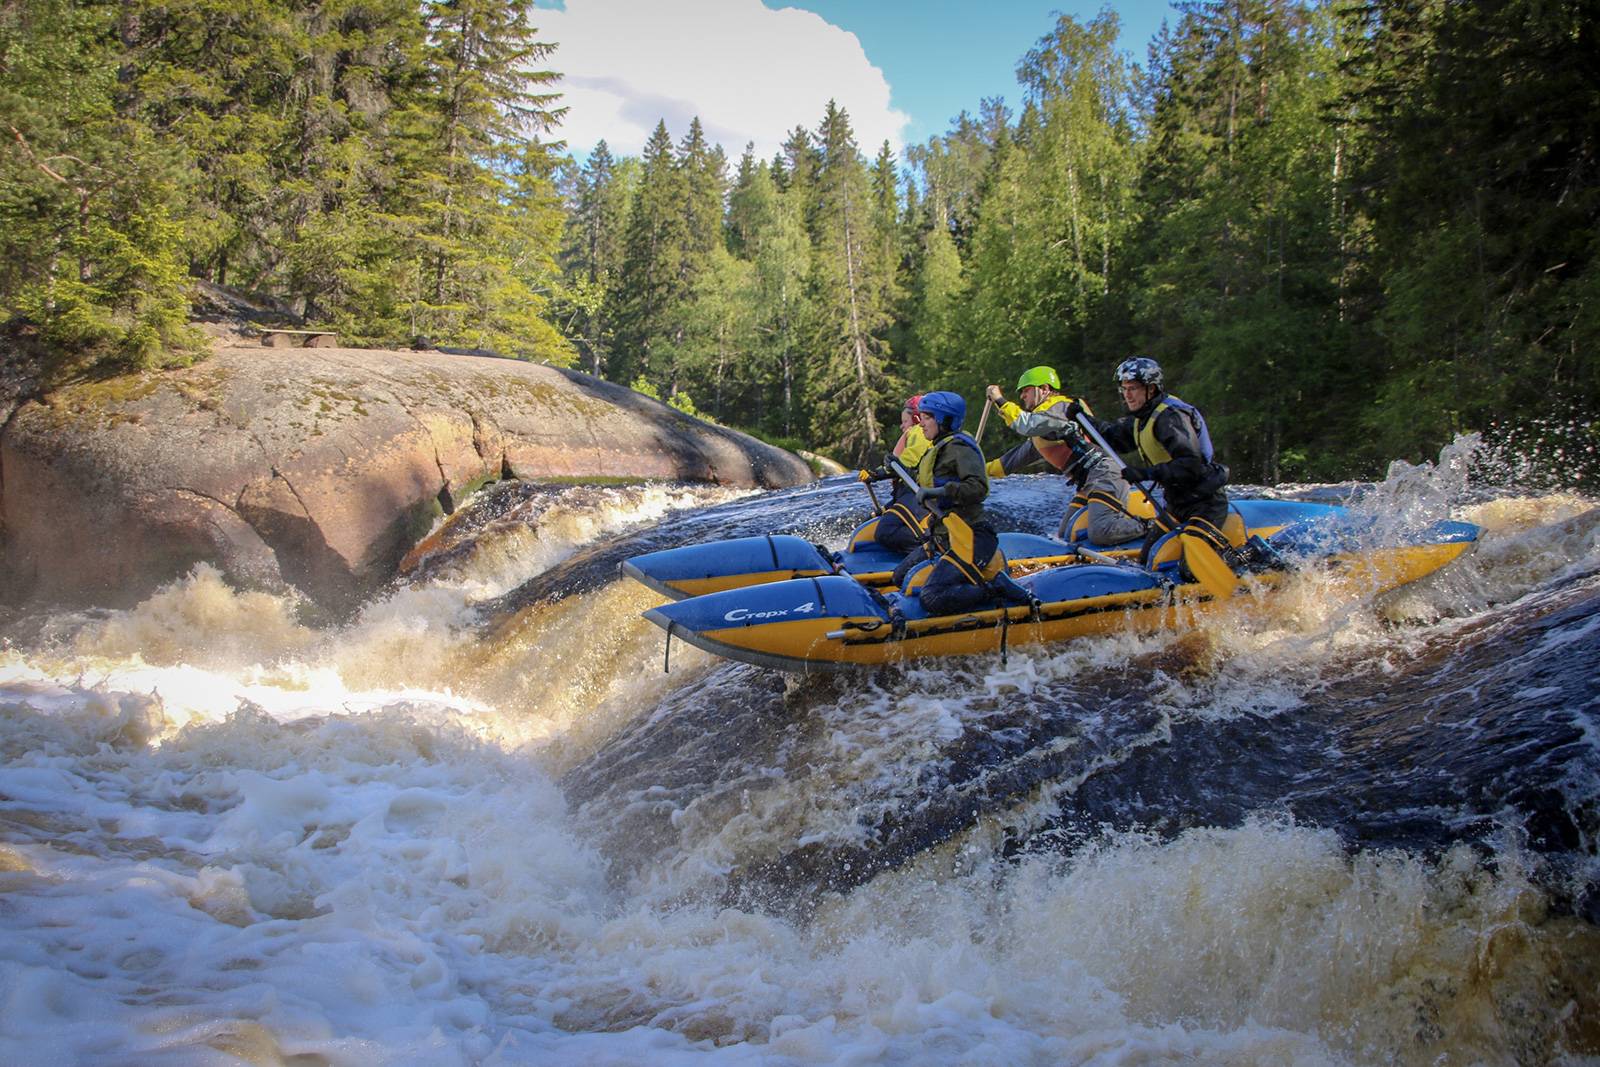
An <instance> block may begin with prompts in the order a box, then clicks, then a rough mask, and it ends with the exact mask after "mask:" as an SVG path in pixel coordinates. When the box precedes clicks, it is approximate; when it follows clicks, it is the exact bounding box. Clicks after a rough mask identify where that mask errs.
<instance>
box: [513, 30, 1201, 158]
mask: <svg viewBox="0 0 1600 1067" xmlns="http://www.w3.org/2000/svg"><path fill="white" fill-rule="evenodd" d="M538 3H539V6H540V8H541V10H539V11H537V12H536V13H535V15H536V18H535V21H536V24H537V26H538V28H539V33H540V37H541V39H544V40H547V41H551V42H554V43H556V44H557V45H558V46H559V47H558V48H557V50H556V52H555V54H554V56H553V57H552V58H551V60H550V66H551V68H552V69H554V70H557V71H559V72H561V73H562V75H563V80H562V82H561V83H560V85H559V86H558V87H559V89H560V90H561V92H562V94H563V101H562V102H563V103H564V104H565V105H566V106H567V107H568V109H569V110H568V114H567V117H566V119H565V120H564V121H563V124H562V126H561V127H560V128H559V129H558V130H557V131H556V133H557V135H558V136H561V137H564V138H565V139H566V140H567V142H568V147H569V149H570V150H571V151H572V152H573V154H574V155H576V156H578V157H579V158H583V157H585V156H587V155H588V153H589V151H590V149H591V148H592V147H593V146H594V144H595V142H596V141H598V140H600V139H602V138H603V139H605V140H606V141H607V143H608V144H609V145H610V147H611V149H612V152H613V154H616V155H635V154H637V153H638V152H639V151H640V150H641V148H642V147H643V144H644V141H645V139H646V138H647V137H648V136H649V133H650V131H651V129H653V128H654V127H655V125H656V123H657V122H658V121H665V122H666V124H667V129H668V132H669V133H670V134H671V135H672V138H673V140H674V141H677V140H679V139H681V138H682V136H683V134H684V132H685V131H686V130H687V129H688V126H689V122H690V120H691V119H693V118H695V117H698V118H699V119H700V121H701V123H702V125H703V126H704V127H705V129H706V133H707V135H708V136H709V137H710V138H711V140H713V141H715V142H717V143H719V144H721V145H722V146H723V147H724V149H726V150H727V152H728V154H729V156H730V157H734V158H736V157H737V156H738V155H739V153H740V152H741V151H742V150H743V149H744V147H745V145H746V144H747V143H749V144H753V146H754V150H755V153H756V155H757V156H758V157H760V158H769V157H770V156H771V155H772V154H773V152H775V151H776V150H777V147H778V145H779V144H781V142H782V141H783V140H784V138H785V136H786V135H787V134H788V132H789V131H790V130H792V129H793V128H794V127H796V126H805V127H808V128H812V129H814V128H815V127H816V125H817V122H818V120H820V119H821V117H822V114H823V112H824V110H825V109H826V107H827V104H828V101H829V100H833V101H836V102H837V103H838V104H839V105H840V106H842V107H844V108H845V110H846V111H848V112H849V114H850V118H851V121H852V123H853V125H854V128H855V131H856V137H857V142H858V144H859V145H860V146H861V149H862V151H863V152H864V153H866V154H867V155H871V154H873V152H875V151H876V149H877V147H878V145H879V144H881V143H882V142H883V141H885V140H887V141H888V142H889V143H890V145H891V147H892V148H894V149H895V150H897V151H898V150H901V149H903V148H904V146H905V145H907V144H916V143H921V142H923V141H926V140H927V139H928V138H929V137H931V136H935V135H937V134H940V133H943V132H944V131H945V130H947V129H948V128H949V125H950V120H951V119H952V118H954V117H955V115H956V114H957V113H958V112H960V111H962V110H963V109H965V110H968V111H973V112H976V110H977V108H978V105H979V102H980V101H981V100H982V99H983V98H984V97H988V96H1001V97H1004V98H1005V100H1006V102H1007V103H1008V104H1010V105H1012V107H1013V108H1014V107H1015V106H1016V105H1017V103H1018V102H1019V98H1020V96H1021V92H1020V90H1019V88H1018V86H1017V83H1016V73H1015V72H1016V66H1017V62H1018V60H1020V59H1021V58H1022V56H1023V55H1024V54H1025V53H1026V52H1027V51H1028V49H1030V48H1031V47H1033V45H1034V44H1035V43H1036V42H1037V41H1038V39H1039V38H1040V37H1042V36H1044V35H1045V34H1046V33H1048V32H1049V31H1050V30H1051V28H1052V27H1053V26H1054V25H1055V18H1056V15H1055V13H1056V12H1057V11H1058V10H1059V11H1063V12H1065V13H1067V14H1070V15H1072V16H1073V17H1075V18H1078V19H1079V20H1081V21H1088V20H1089V19H1091V18H1093V17H1094V15H1095V13H1096V12H1097V11H1098V10H1099V6H1098V5H1091V4H1089V3H1066V4H1060V3H1056V4H1052V3H1049V2H1043V0H989V2H987V3H972V2H958V0H790V2H785V0H538ZM1114 9H1115V10H1116V11H1117V12H1118V15H1119V17H1120V18H1121V20H1122V22H1123V29H1122V39H1121V46H1122V48H1123V49H1124V51H1126V52H1128V53H1129V54H1130V55H1131V56H1132V57H1133V58H1134V59H1135V60H1137V61H1139V62H1143V61H1144V58H1145V49H1146V46H1147V45H1148V43H1149V41H1150V38H1151V36H1152V35H1153V34H1154V33H1155V32H1156V30H1157V28H1158V27H1159V26H1160V24H1161V21H1162V19H1163V18H1167V17H1170V16H1171V14H1172V12H1171V9H1170V8H1169V7H1168V5H1167V4H1166V3H1165V0H1139V2H1134V0H1125V2H1123V3H1121V4H1119V5H1114Z"/></svg>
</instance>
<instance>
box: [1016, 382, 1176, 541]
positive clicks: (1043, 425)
mask: <svg viewBox="0 0 1600 1067" xmlns="http://www.w3.org/2000/svg"><path fill="white" fill-rule="evenodd" d="M1017 390H1018V395H1019V396H1020V398H1021V400H1022V405H1021V406H1020V407H1019V406H1017V405H1016V404H1013V403H1012V402H1011V401H1009V400H1007V399H1006V398H1005V394H1004V393H1003V392H1001V390H1000V387H999V386H998V385H991V386H989V389H988V396H989V399H990V400H992V401H994V403H995V405H996V407H997V408H998V409H999V411H1000V417H1001V418H1003V419H1005V420H1006V425H1007V426H1009V427H1010V428H1011V429H1013V430H1015V431H1016V432H1017V433H1019V434H1022V435H1023V437H1024V440H1023V442H1022V443H1021V444H1019V445H1017V446H1016V447H1014V448H1012V449H1011V450H1010V451H1009V452H1007V453H1006V454H1005V455H1003V456H1001V457H1000V458H999V459H993V460H990V461H989V466H988V474H989V477H990V478H1004V477H1005V476H1006V475H1008V474H1015V473H1017V472H1018V471H1020V470H1022V469H1024V468H1026V467H1029V466H1031V465H1033V464H1035V463H1039V462H1041V461H1043V462H1045V463H1048V464H1049V465H1050V466H1052V467H1054V468H1055V469H1056V470H1058V471H1060V472H1062V473H1063V474H1065V475H1066V476H1067V478H1068V479H1069V480H1070V481H1071V482H1072V484H1073V486H1074V488H1075V489H1076V490H1077V491H1076V492H1075V493H1074V494H1073V497H1072V500H1071V502H1070V503H1069V504H1068V505H1067V508H1068V510H1069V511H1070V510H1074V509H1076V508H1080V507H1084V506H1085V505H1087V506H1088V509H1089V510H1088V519H1089V528H1088V534H1089V540H1090V541H1091V542H1093V543H1094V544H1097V545H1119V544H1122V543H1123V542H1124V541H1133V540H1137V539H1138V538H1142V537H1143V536H1144V533H1145V523H1144V521H1143V517H1139V515H1138V513H1139V512H1140V511H1142V512H1143V515H1144V516H1146V517H1148V516H1151V515H1153V514H1154V512H1153V511H1152V510H1151V509H1150V506H1149V503H1148V502H1147V501H1145V500H1144V498H1143V494H1142V493H1141V494H1136V496H1135V500H1136V501H1137V503H1136V504H1132V505H1130V502H1129V495H1130V494H1129V487H1128V483H1127V482H1126V481H1124V480H1123V479H1122V476H1121V475H1120V474H1118V473H1117V471H1118V468H1117V466H1116V465H1115V464H1113V463H1112V461H1111V459H1110V457H1108V456H1107V455H1106V454H1105V453H1104V452H1101V451H1100V450H1099V449H1098V448H1096V447H1095V446H1094V445H1093V444H1091V443H1090V442H1089V441H1088V440H1086V439H1085V438H1084V435H1083V430H1081V429H1080V428H1079V427H1078V425H1077V424H1076V423H1075V422H1073V421H1072V420H1071V419H1069V418H1068V417H1067V410H1068V407H1069V406H1070V405H1072V404H1074V403H1075V404H1078V405H1079V408H1080V409H1081V410H1083V411H1085V412H1087V411H1088V410H1089V405H1088V404H1087V403H1086V402H1084V401H1082V400H1078V399H1075V398H1074V397H1071V396H1068V395H1067V394H1065V393H1063V392H1061V376H1060V375H1059V374H1057V373H1056V369H1055V368H1054V367H1029V368H1028V369H1027V370H1025V371H1023V372H1022V376H1021V377H1020V378H1018V379H1017Z"/></svg>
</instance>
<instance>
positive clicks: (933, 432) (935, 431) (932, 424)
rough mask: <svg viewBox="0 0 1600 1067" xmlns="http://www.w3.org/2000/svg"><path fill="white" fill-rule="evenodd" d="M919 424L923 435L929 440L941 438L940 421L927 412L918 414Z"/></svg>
mask: <svg viewBox="0 0 1600 1067" xmlns="http://www.w3.org/2000/svg"><path fill="white" fill-rule="evenodd" d="M917 424H918V425H919V426H921V427H922V433H923V435H924V436H925V437H927V439H928V440H930V441H931V440H933V439H934V438H935V437H938V436H939V420H938V419H935V418H934V417H933V416H932V415H930V414H928V413H927V412H926V411H920V412H918V413H917Z"/></svg>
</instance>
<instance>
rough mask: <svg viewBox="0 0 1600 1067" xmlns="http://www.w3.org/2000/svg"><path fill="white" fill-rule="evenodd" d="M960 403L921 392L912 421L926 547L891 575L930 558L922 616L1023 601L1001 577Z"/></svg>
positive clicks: (983, 481) (982, 479)
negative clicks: (918, 445) (918, 444)
mask: <svg viewBox="0 0 1600 1067" xmlns="http://www.w3.org/2000/svg"><path fill="white" fill-rule="evenodd" d="M966 414H967V403H966V401H965V400H963V399H962V398H961V397H960V395H959V394H956V393H951V392H933V393H924V394H923V396H922V402H921V404H920V405H919V407H918V412H917V418H918V422H919V423H920V424H921V427H922V433H923V435H924V436H925V437H927V439H928V449H927V451H925V452H924V453H923V454H922V458H921V460H919V461H918V463H917V472H916V474H917V485H918V486H919V488H918V490H917V500H918V502H919V503H921V504H923V505H924V506H926V507H927V508H928V509H929V511H930V512H932V515H933V519H932V526H931V529H930V533H931V535H932V536H931V538H930V544H929V545H927V546H924V547H921V548H918V549H916V550H915V551H913V552H911V553H910V554H908V555H907V556H906V558H905V560H903V561H902V562H901V564H900V567H899V568H898V569H897V570H896V572H895V579H896V582H897V584H898V583H901V582H903V581H904V579H905V574H906V572H907V571H909V570H910V568H911V567H912V566H914V565H916V564H917V563H919V562H921V561H922V560H924V559H929V558H931V559H933V561H934V563H933V568H932V570H931V571H930V572H929V574H928V580H927V581H926V582H925V583H924V584H923V586H922V588H921V591H920V594H919V595H920V596H921V598H922V606H923V607H924V608H925V609H926V610H927V612H928V614H930V615H954V614H958V613H960V612H963V611H971V610H973V609H975V608H979V607H991V606H994V605H995V604H996V603H997V602H999V603H1012V604H1026V603H1029V602H1030V599H1031V598H1030V597H1029V596H1028V593H1027V591H1026V590H1024V589H1022V588H1021V587H1020V586H1018V585H1017V584H1016V583H1015V582H1013V581H1011V579H1010V577H1009V576H1008V575H1006V573H1005V565H1006V559H1005V555H1004V553H1002V552H1001V551H1000V539H999V536H998V535H997V534H996V533H995V529H994V527H993V526H992V525H991V524H990V522H989V519H988V517H987V516H986V515H985V514H984V511H983V501H984V499H985V498H986V497H988V495H989V476H988V474H986V473H985V471H984V460H983V450H982V449H980V448H979V447H978V443H977V442H976V441H974V440H973V439H972V438H971V437H969V436H967V435H966V434H965V433H962V432H961V423H962V421H963V420H964V419H965V418H966Z"/></svg>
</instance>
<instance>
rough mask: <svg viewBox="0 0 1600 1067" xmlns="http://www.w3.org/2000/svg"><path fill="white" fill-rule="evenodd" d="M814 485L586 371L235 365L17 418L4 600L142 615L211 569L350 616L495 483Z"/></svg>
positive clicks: (322, 358)
mask: <svg viewBox="0 0 1600 1067" xmlns="http://www.w3.org/2000/svg"><path fill="white" fill-rule="evenodd" d="M811 477H812V474H811V470H810V468H809V467H808V466H807V465H806V464H805V462H803V461H802V460H801V459H799V458H798V457H796V456H794V455H792V454H790V453H788V452H785V451H782V450H781V449H777V448H773V447H772V446H769V445H766V444H763V443H762V442H760V441H757V440H755V439H753V438H751V437H748V436H746V435H744V434H740V433H737V432H735V431H733V430H728V429H726V428H723V427H720V426H716V425H713V424H710V423H706V422H702V421H700V420H698V419H694V418H690V417H689V416H686V415H684V414H682V413H680V412H678V411H676V410H674V409H673V408H670V407H668V406H667V405H665V404H662V403H660V402H658V401H655V400H652V399H650V398H648V397H645V396H641V395H640V394H638V393H635V392H633V391H631V390H628V389H625V388H622V387H621V386H617V385H613V384H611V383H609V382H605V381H601V380H600V379H597V378H593V377H590V376H589V375H586V374H581V373H578V372H576V371H568V370H560V369H557V368H553V367H548V366H544V365H541V364H533V363H524V362H520V361H517V360H508V359H496V358H484V357H477V356H462V355H450V354H444V353H438V352H410V351H407V352H399V351H376V350H366V349H342V348H334V349H329V348H317V349H306V348H289V349H278V348H270V349H269V348H263V347H259V346H252V347H239V346H234V347H224V348H221V349H219V350H218V351H217V352H216V353H215V354H214V355H213V356H212V358H210V359H208V360H206V361H205V362H202V363H199V364H196V365H195V366H192V367H188V368H184V369H178V370H167V371H161V372H155V373H149V374H144V375H139V376H134V377H127V378H118V379H112V380H109V381H103V382H88V383H80V384H75V385H72V386H68V387H65V388H60V389H57V390H55V391H53V392H51V393H50V394H49V395H48V396H46V397H44V398H40V399H34V400H29V401H26V402H22V403H19V404H15V405H14V406H13V410H12V411H11V412H10V417H9V419H8V421H7V422H6V423H5V424H4V428H3V430H0V598H4V599H6V600H7V601H9V602H12V603H20V602H22V601H24V600H28V601H34V602H48V603H51V604H70V605H86V604H94V605H104V606H119V605H125V604H128V603H132V602H136V601H137V600H139V599H141V598H142V597H144V596H146V595H148V593H149V592H151V591H152V590H153V589H154V588H156V587H157V586H159V585H160V584H162V583H164V582H166V581H169V580H171V579H172V578H174V577H177V576H178V575H181V574H183V573H185V572H186V571H188V570H189V569H190V568H192V567H193V566H194V565H195V564H196V563H199V562H210V563H213V564H215V565H216V566H218V567H219V568H220V569H221V570H222V571H223V572H224V574H226V575H227V576H229V577H230V579H232V580H234V581H236V582H239V583H241V584H246V585H250V586H256V587H265V588H271V589H279V590H286V589H289V588H291V587H292V588H293V589H297V590H299V591H300V592H301V593H303V594H304V595H305V596H307V597H308V598H310V599H311V600H312V601H314V602H315V603H317V604H319V605H321V606H322V607H323V608H326V609H328V610H329V611H331V612H334V613H343V612H346V611H349V610H352V609H353V608H354V607H355V606H357V605H358V604H360V603H361V601H362V600H363V599H365V598H366V597H367V596H368V595H370V594H371V592H372V591H373V590H374V589H375V588H377V587H378V586H379V585H381V584H382V583H384V582H385V581H387V580H389V578H391V577H392V576H393V574H394V572H395V567H396V565H397V563H398V562H399V560H400V559H401V558H402V557H403V556H404V554H405V552H406V550H407V549H408V548H409V547H410V546H411V545H412V544H413V543H415V541H416V540H417V539H418V538H419V537H420V536H421V535H422V534H424V533H426V531H427V530H428V528H429V527H430V525H431V524H432V522H433V521H434V519H435V518H436V517H437V516H438V515H439V514H440V512H441V511H443V512H449V511H452V510H454V509H455V507H456V506H457V505H458V504H459V503H460V501H461V500H462V499H463V498H464V497H465V496H466V495H467V494H468V493H470V492H471V491H472V490H474V489H475V488H477V487H478V486H479V485H482V484H483V483H484V482H486V481H489V480H493V479H498V478H518V479H524V480H533V481H540V480H562V481H588V480H603V479H618V478H622V479H670V480H686V481H697V482H708V483H716V484H722V485H735V486H749V487H756V488H770V487H779V486H787V485H794V484H798V483H800V482H803V481H807V480H809V479H810V478H811Z"/></svg>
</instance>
